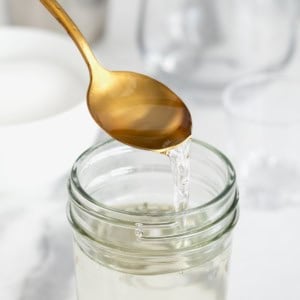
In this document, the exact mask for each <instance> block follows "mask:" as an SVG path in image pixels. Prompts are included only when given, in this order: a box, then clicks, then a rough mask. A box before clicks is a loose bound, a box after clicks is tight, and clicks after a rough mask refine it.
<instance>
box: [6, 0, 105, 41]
mask: <svg viewBox="0 0 300 300" xmlns="http://www.w3.org/2000/svg"><path fill="white" fill-rule="evenodd" d="M107 2H108V0H60V1H59V3H60V4H61V5H62V6H63V7H64V8H65V9H66V11H67V12H68V13H69V14H70V16H71V17H72V18H73V19H74V20H75V22H76V23H77V25H78V26H79V28H80V30H81V31H82V32H83V33H84V35H85V36H86V38H87V39H88V41H89V42H96V41H98V40H99V38H100V37H101V36H102V34H103V32H104V28H105V21H106V12H107ZM6 7H7V12H8V22H9V23H10V24H12V25H20V26H36V27H41V28H46V29H51V30H57V31H62V30H63V29H62V28H61V26H59V25H58V23H57V22H54V21H53V17H52V16H51V15H50V14H49V12H48V11H46V9H45V8H44V7H43V6H42V5H41V3H40V1H39V0H22V1H20V0H7V4H6Z"/></svg>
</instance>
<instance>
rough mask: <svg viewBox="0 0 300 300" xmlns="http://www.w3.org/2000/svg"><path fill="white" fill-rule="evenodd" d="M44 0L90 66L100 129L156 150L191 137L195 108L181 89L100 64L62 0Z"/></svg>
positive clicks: (91, 102) (91, 99)
mask: <svg viewBox="0 0 300 300" xmlns="http://www.w3.org/2000/svg"><path fill="white" fill-rule="evenodd" d="M40 1H41V3H42V4H43V5H44V6H45V7H46V8H47V9H48V11H49V12H50V13H51V14H52V15H53V16H54V17H55V18H56V19H57V20H58V22H60V23H61V25H62V26H63V27H64V28H65V29H66V31H67V32H68V34H69V36H70V37H71V38H72V39H73V41H74V42H75V44H76V46H77V48H78V49H79V51H80V53H81V55H82V56H83V58H84V60H85V62H86V64H87V66H88V69H89V73H90V85H89V89H88V93H87V104H88V108H89V111H90V114H91V115H92V117H93V118H94V120H95V121H96V123H97V124H98V125H99V126H100V127H102V129H104V130H105V131H106V132H107V133H108V134H109V135H110V136H112V137H113V138H114V139H116V140H118V141H120V142H122V143H124V144H127V145H130V146H132V147H136V148H141V149H146V150H153V151H158V152H167V151H169V150H171V149H173V148H175V147H177V146H178V145H179V144H181V143H183V142H184V141H185V140H187V139H189V138H190V136H191V131H192V119H191V114H190V112H189V110H188V109H187V107H186V106H185V104H184V103H183V101H182V100H181V99H180V98H179V97H178V96H177V95H175V94H174V93H173V92H172V91H171V90H170V89H169V88H167V87H166V86H165V85H163V84H162V83H160V82H159V81H157V80H155V79H152V78H150V77H148V76H145V75H142V74H138V73H134V72H126V71H109V70H107V69H105V68H104V67H102V66H101V65H100V64H99V62H98V61H97V59H96V57H95V55H94V54H93V52H92V50H91V48H90V46H89V45H88V43H87V41H86V39H85V38H84V36H83V35H82V33H81V32H80V31H79V29H78V27H77V26H76V25H75V23H74V22H73V21H72V19H71V18H70V17H69V16H68V14H67V13H66V12H65V11H64V9H63V8H62V7H61V6H60V4H59V3H58V2H57V1H55V0H40Z"/></svg>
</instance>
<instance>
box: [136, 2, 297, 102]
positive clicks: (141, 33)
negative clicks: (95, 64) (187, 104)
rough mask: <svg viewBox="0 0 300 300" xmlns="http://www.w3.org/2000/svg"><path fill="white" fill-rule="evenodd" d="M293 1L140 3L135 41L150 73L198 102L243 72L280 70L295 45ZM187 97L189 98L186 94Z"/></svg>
mask: <svg viewBox="0 0 300 300" xmlns="http://www.w3.org/2000/svg"><path fill="white" fill-rule="evenodd" d="M298 5H299V4H298V1H295V0H222V1H218V0H164V1H161V0H141V8H140V17H139V27H138V28H139V29H138V43H139V49H140V52H141V54H142V57H143V59H144V61H145V64H146V66H147V68H148V70H149V72H150V73H151V74H152V75H154V76H156V77H157V78H158V79H160V80H162V81H163V82H165V83H168V84H169V85H170V86H171V88H172V89H174V90H175V91H177V92H181V93H183V97H184V98H186V97H187V96H190V95H189V94H191V96H190V97H193V99H194V98H196V97H199V95H200V98H201V97H202V96H205V97H202V98H201V101H203V100H206V99H212V100H214V99H215V98H218V99H221V98H220V96H221V91H222V89H223V88H224V87H225V85H227V84H228V83H229V82H230V81H231V80H234V79H236V78H237V77H239V76H241V75H242V74H245V73H248V72H251V71H256V70H262V69H274V68H282V67H283V66H285V65H286V63H287V61H288V60H289V58H290V57H291V55H292V53H293V50H294V48H295V47H294V46H295V41H296V38H295V31H296V28H297V15H298ZM186 95H187V96H186Z"/></svg>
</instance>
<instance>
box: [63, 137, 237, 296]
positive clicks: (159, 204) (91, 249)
mask: <svg viewBox="0 0 300 300" xmlns="http://www.w3.org/2000/svg"><path fill="white" fill-rule="evenodd" d="M173 189H174V185H173V178H172V173H171V167H170V163H169V159H168V157H167V156H165V155H161V154H158V153H154V152H148V151H142V150H138V149H134V148H131V147H128V146H126V145H123V144H120V143H119V142H116V141H111V140H110V141H107V142H104V143H103V144H100V145H97V146H95V147H93V148H91V149H89V150H88V151H87V152H85V153H84V154H82V155H81V157H80V158H79V159H78V160H77V162H76V163H75V165H74V167H73V169H72V172H71V177H70V183H69V192H70V196H71V197H70V202H69V207H68V217H69V221H70V223H71V225H72V227H73V231H74V241H75V242H74V247H75V265H76V278H77V293H78V299H79V300H96V299H99V297H100V298H101V299H105V300H113V299H114V300H115V299H131V300H140V299H145V300H146V299H151V300H153V299H156V300H162V299H172V300H177V299H178V300H179V299H180V300H182V299H183V298H185V297H188V298H189V299H190V300H193V299H200V298H201V299H203V300H224V299H225V297H226V296H225V295H226V285H227V284H226V283H227V272H228V262H229V256H230V248H231V232H232V229H233V227H234V226H235V224H236V222H237V219H238V206H237V204H238V192H237V187H236V180H235V172H234V170H233V167H232V165H231V163H230V162H229V161H228V159H227V158H226V157H225V156H224V155H223V154H221V153H220V152H219V151H218V150H216V149H214V148H213V147H211V146H209V145H206V144H204V143H201V142H198V141H193V142H192V146H191V197H190V202H189V204H188V208H187V209H186V210H184V211H181V212H175V211H174V207H173V204H172V203H173Z"/></svg>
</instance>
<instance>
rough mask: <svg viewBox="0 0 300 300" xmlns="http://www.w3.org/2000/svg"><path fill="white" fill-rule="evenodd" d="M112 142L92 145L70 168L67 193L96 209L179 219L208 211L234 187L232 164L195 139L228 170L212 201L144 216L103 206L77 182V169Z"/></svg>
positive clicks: (223, 156) (216, 151)
mask: <svg viewBox="0 0 300 300" xmlns="http://www.w3.org/2000/svg"><path fill="white" fill-rule="evenodd" d="M113 142H115V140H113V139H110V138H109V139H107V140H106V141H104V142H101V143H99V144H97V145H94V146H92V147H90V148H89V149H87V150H86V151H85V152H83V153H82V154H81V155H80V156H79V157H78V159H77V160H76V161H75V163H74V165H73V167H72V170H71V175H70V179H69V191H70V192H71V189H75V190H76V192H77V193H79V195H80V196H81V197H83V198H84V199H86V200H87V201H88V202H89V203H90V204H92V205H95V206H96V207H98V208H100V209H102V210H105V211H109V212H114V213H117V214H120V215H124V216H134V217H145V216H147V217H181V216H183V215H185V216H186V215H189V214H193V213H195V212H199V211H202V210H206V209H208V208H209V207H211V206H213V205H214V204H216V203H217V202H219V201H220V200H222V199H223V198H224V197H225V196H226V195H227V194H229V193H230V191H232V189H233V188H234V187H235V184H236V172H235V169H234V167H233V165H232V163H231V162H230V160H229V159H228V158H227V156H226V155H224V154H223V153H222V152H221V151H219V150H218V149H216V148H215V147H213V146H211V145H209V144H207V143H205V142H202V141H199V140H197V139H192V143H194V144H197V145H198V146H201V147H204V148H205V149H206V150H208V151H210V152H212V153H213V154H215V155H216V156H217V157H219V158H220V159H221V160H222V161H223V162H224V164H225V166H226V168H227V170H228V172H227V174H228V178H227V182H226V184H225V186H224V188H223V189H222V191H221V192H220V193H219V194H218V195H216V196H215V197H213V198H212V199H210V200H209V201H207V202H206V203H204V204H202V205H198V206H196V207H192V208H188V209H186V210H183V211H164V212H159V213H146V214H145V212H136V211H127V210H124V209H120V208H116V207H110V206H107V205H104V204H102V203H101V202H99V201H97V200H96V199H95V198H93V197H92V196H91V195H90V194H89V193H87V192H86V190H85V189H84V188H83V187H82V185H81V183H80V180H79V176H78V168H79V166H80V165H81V163H82V162H83V161H84V160H85V159H86V158H87V157H88V156H90V155H91V154H92V153H93V152H94V151H96V150H98V149H99V148H101V147H104V146H106V145H109V144H111V143H113Z"/></svg>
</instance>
